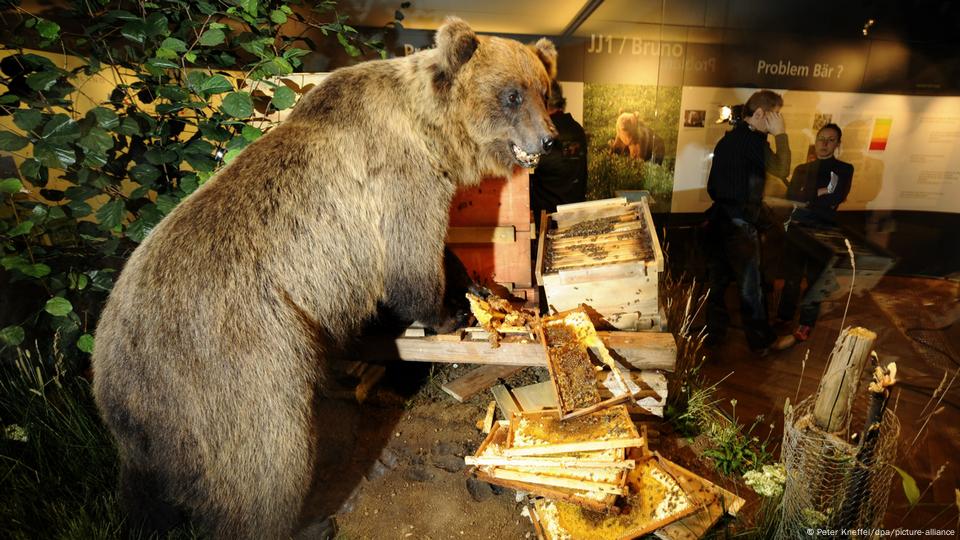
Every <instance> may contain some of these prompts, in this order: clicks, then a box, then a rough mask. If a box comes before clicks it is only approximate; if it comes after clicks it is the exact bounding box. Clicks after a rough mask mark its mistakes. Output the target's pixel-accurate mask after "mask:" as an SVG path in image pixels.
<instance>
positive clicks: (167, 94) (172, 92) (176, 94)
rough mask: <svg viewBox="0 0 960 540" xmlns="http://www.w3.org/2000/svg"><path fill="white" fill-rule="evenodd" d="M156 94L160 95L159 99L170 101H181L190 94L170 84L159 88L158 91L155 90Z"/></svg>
mask: <svg viewBox="0 0 960 540" xmlns="http://www.w3.org/2000/svg"><path fill="white" fill-rule="evenodd" d="M157 93H158V94H160V97H162V98H166V99H169V100H170V101H183V100H185V99H187V98H189V97H190V93H189V92H187V91H186V90H185V89H184V88H183V87H181V86H174V85H172V84H165V85H163V86H161V87H160V89H159V90H157Z"/></svg>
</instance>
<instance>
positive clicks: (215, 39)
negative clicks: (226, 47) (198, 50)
mask: <svg viewBox="0 0 960 540" xmlns="http://www.w3.org/2000/svg"><path fill="white" fill-rule="evenodd" d="M226 37H227V36H226V34H224V33H223V30H219V29H213V30H207V31H206V32H204V33H203V34H202V35H201V36H200V44H201V45H203V46H205V47H215V46H217V45H220V44H221V43H223V42H224V41H225V40H226Z"/></svg>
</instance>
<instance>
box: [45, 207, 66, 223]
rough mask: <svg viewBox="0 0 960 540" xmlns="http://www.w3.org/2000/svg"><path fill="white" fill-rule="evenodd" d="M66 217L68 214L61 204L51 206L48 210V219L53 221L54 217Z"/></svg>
mask: <svg viewBox="0 0 960 540" xmlns="http://www.w3.org/2000/svg"><path fill="white" fill-rule="evenodd" d="M65 217H67V214H66V213H64V211H63V208H61V207H59V206H51V207H50V210H49V211H48V212H47V219H49V220H51V221H52V220H54V219H63V218H65Z"/></svg>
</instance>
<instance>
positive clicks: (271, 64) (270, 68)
mask: <svg viewBox="0 0 960 540" xmlns="http://www.w3.org/2000/svg"><path fill="white" fill-rule="evenodd" d="M262 69H263V70H264V71H265V72H267V73H269V74H270V75H277V76H283V75H289V74H291V73H293V66H291V65H290V62H288V61H287V59H286V58H283V57H281V56H274V57H273V58H271V59H270V60H268V61H267V62H264V64H263V66H262Z"/></svg>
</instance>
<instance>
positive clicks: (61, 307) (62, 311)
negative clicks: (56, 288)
mask: <svg viewBox="0 0 960 540" xmlns="http://www.w3.org/2000/svg"><path fill="white" fill-rule="evenodd" d="M43 309H44V311H46V312H47V313H49V314H51V315H53V316H54V317H63V316H64V315H66V314H67V313H70V312H71V311H73V304H71V303H70V301H69V300H67V299H66V298H63V297H62V296H55V297H53V298H51V299H50V300H47V303H46V305H45V306H43Z"/></svg>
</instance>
